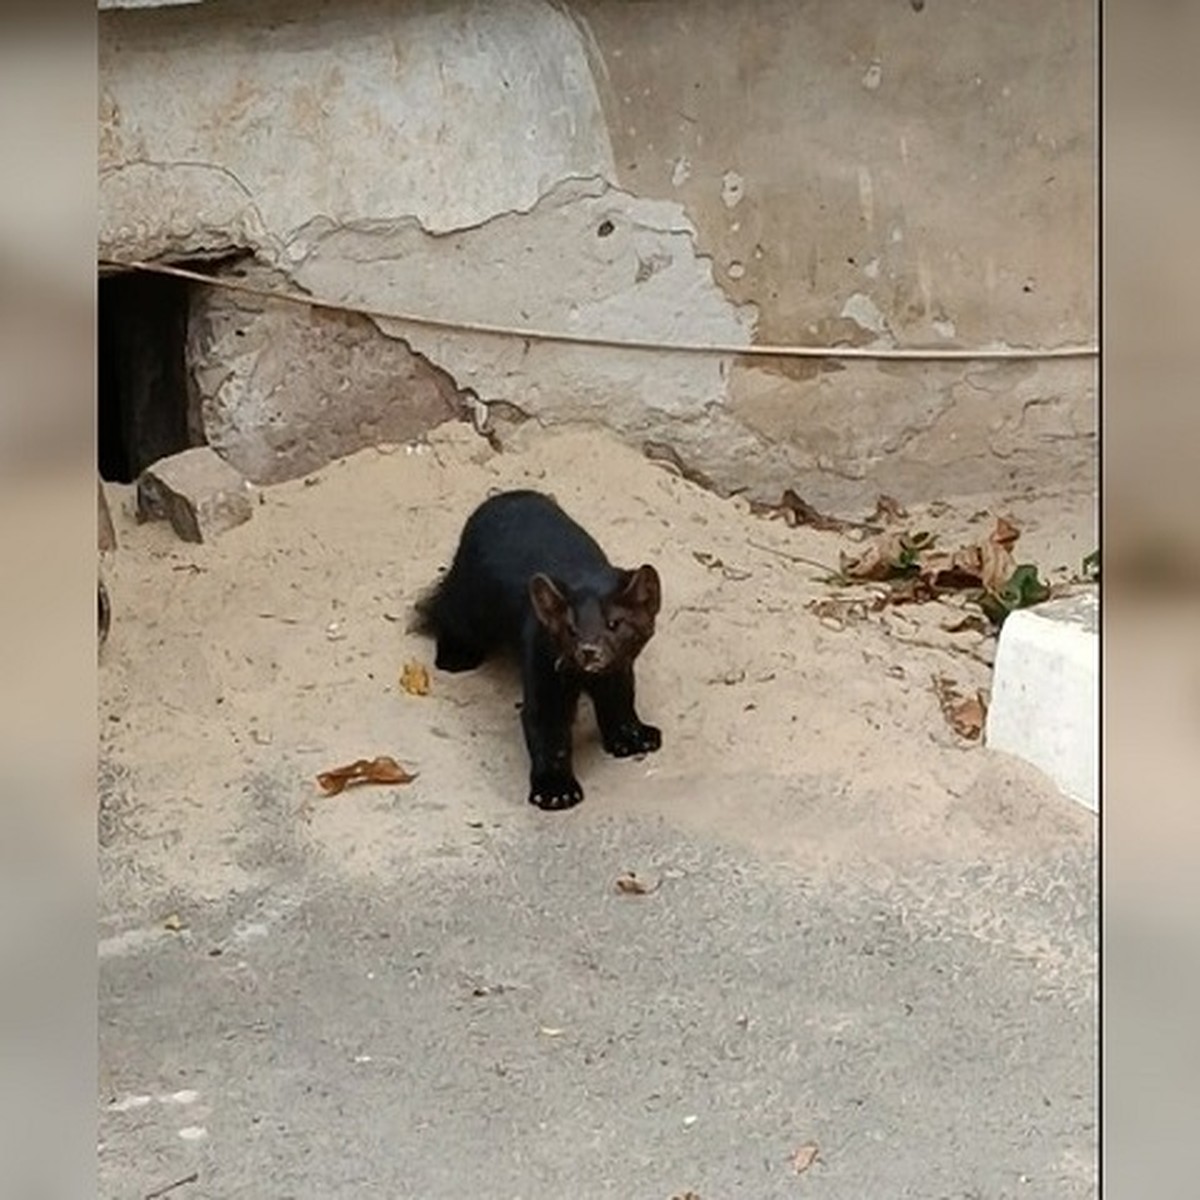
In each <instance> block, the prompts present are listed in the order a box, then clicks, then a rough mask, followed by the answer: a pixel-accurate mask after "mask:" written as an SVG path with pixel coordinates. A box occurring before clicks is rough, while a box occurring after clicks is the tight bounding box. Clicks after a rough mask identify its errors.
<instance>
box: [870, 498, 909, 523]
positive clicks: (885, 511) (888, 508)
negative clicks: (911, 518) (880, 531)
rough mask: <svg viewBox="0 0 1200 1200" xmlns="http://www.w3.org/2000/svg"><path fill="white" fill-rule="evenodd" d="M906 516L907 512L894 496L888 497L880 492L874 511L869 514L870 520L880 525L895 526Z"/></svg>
mask: <svg viewBox="0 0 1200 1200" xmlns="http://www.w3.org/2000/svg"><path fill="white" fill-rule="evenodd" d="M907 516H908V510H907V509H906V508H905V507H904V505H902V504H901V503H900V501H899V500H897V499H896V498H895V496H888V495H885V494H883V493H882V492H881V493H880V494H879V497H878V498H877V499H876V501H875V511H874V512H873V513H872V514H871V520H872V521H877V522H879V523H880V524H882V525H895V524H897V523H898V522H900V521H903V520H904V518H905V517H907Z"/></svg>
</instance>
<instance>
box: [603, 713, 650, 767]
mask: <svg viewBox="0 0 1200 1200" xmlns="http://www.w3.org/2000/svg"><path fill="white" fill-rule="evenodd" d="M661 745H662V730H661V729H658V728H656V727H655V726H653V725H643V724H642V723H641V721H630V722H628V723H627V724H625V725H620V726H618V727H617V728H616V729H615V730H614V731H613V732H612V735H611V736H609V737H606V738H605V739H604V749H605V750H607V751H608V752H609V754H611V755H612V756H613V757H614V758H630V757H631V756H633V755H634V754H653V753H654V751H655V750H657V749H658V748H659V747H660V746H661Z"/></svg>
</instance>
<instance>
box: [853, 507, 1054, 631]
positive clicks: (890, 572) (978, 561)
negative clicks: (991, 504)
mask: <svg viewBox="0 0 1200 1200" xmlns="http://www.w3.org/2000/svg"><path fill="white" fill-rule="evenodd" d="M1018 537H1020V530H1019V529H1018V527H1017V526H1016V525H1014V524H1013V522H1012V521H1010V520H1008V519H1007V518H1005V517H998V518H997V519H996V525H995V528H994V529H993V530H992V532H991V534H990V535H989V536H988V537H987V538H985V539H984V540H983V541H979V542H973V543H971V544H970V545H967V546H963V547H961V548H960V549H957V550H941V549H939V548H938V547H937V545H936V541H937V539H936V537H935V535H934V534H932V533H929V532H927V531H924V530H922V531H917V532H912V531H909V530H898V529H893V530H888V531H886V532H884V533H881V534H879V535H878V536H876V537H875V538H873V539H872V540H871V541H870V542H868V543H867V544H866V545H865V546H864V547H863V548H862V549H861V550H860V551H858V552H857V553H855V554H846V553H845V552H843V553H842V555H841V581H843V582H845V583H886V584H888V591H887V593H886V594H884V595H883V597H882V602H883V603H885V604H913V603H920V602H923V601H926V600H932V599H935V598H937V597H938V596H939V595H941V594H943V593H945V592H962V591H967V592H971V593H973V595H972V596H971V598H972V599H973V600H974V601H975V602H976V603H977V604H978V605H979V607H980V608H981V609H982V610H983V612H984V615H985V616H986V617H987V618H988V620H989V621H991V622H992V624H993V625H995V626H996V627H999V626H1000V625H1002V624H1003V623H1004V619H1005V617H1007V616H1008V614H1009V613H1010V612H1012V611H1013V610H1014V609H1017V608H1025V607H1028V606H1029V605H1031V604H1037V603H1040V602H1041V601H1042V600H1045V599H1046V598H1047V597H1048V596H1049V595H1050V585H1049V584H1047V583H1045V582H1044V581H1043V580H1042V579H1040V578H1039V576H1038V570H1037V567H1036V566H1034V565H1033V564H1032V563H1021V564H1018V563H1017V561H1016V559H1015V558H1014V557H1013V547H1014V545H1015V544H1016V541H1017V538H1018Z"/></svg>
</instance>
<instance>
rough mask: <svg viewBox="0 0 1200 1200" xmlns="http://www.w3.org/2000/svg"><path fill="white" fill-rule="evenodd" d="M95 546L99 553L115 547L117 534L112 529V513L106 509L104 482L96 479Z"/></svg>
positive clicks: (106, 498)
mask: <svg viewBox="0 0 1200 1200" xmlns="http://www.w3.org/2000/svg"><path fill="white" fill-rule="evenodd" d="M96 493H97V500H96V520H97V528H96V546H97V549H99V551H100V553H101V554H104V553H105V552H107V551H109V550H115V549H116V548H117V534H116V530H114V529H113V523H112V513H110V512H109V511H108V497H107V496H106V495H105V494H104V484H103V483H102V482H101V481H100V480H99V479H97V480H96Z"/></svg>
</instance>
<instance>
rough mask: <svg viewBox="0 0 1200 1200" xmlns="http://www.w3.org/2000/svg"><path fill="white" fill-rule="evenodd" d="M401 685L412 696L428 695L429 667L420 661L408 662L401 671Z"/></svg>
mask: <svg viewBox="0 0 1200 1200" xmlns="http://www.w3.org/2000/svg"><path fill="white" fill-rule="evenodd" d="M400 686H401V687H402V688H403V689H404V690H405V691H406V692H407V693H408V694H409V695H410V696H428V695H429V669H428V668H427V667H426V666H424V665H423V664H422V663H419V662H406V663H405V664H404V669H403V670H402V671H401V672H400Z"/></svg>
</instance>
